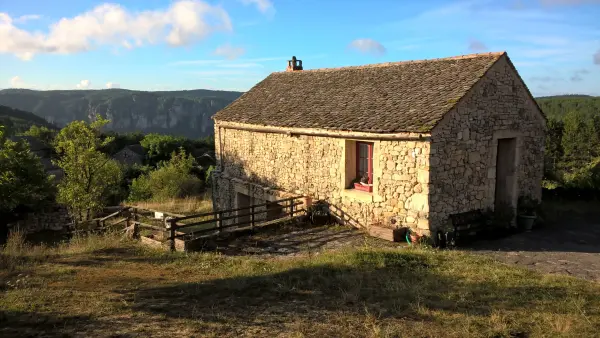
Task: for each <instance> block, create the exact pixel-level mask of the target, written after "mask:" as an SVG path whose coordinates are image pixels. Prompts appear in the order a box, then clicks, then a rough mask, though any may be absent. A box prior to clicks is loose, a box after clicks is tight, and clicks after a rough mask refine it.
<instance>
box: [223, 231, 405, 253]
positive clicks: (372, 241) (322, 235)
mask: <svg viewBox="0 0 600 338" xmlns="http://www.w3.org/2000/svg"><path fill="white" fill-rule="evenodd" d="M215 244H216V248H213V250H215V251H217V252H220V253H223V254H226V255H236V256H237V255H259V256H280V257H294V256H298V255H311V254H314V255H318V254H319V253H321V252H323V251H326V250H327V251H329V250H336V249H341V248H347V247H355V248H356V247H370V248H373V247H377V248H383V247H387V248H401V247H404V246H406V243H393V242H389V241H385V240H382V239H379V238H374V237H370V236H367V235H366V234H365V232H363V231H361V230H359V229H356V228H351V227H344V226H338V225H324V226H313V225H311V224H307V223H289V224H285V225H283V226H281V225H279V226H273V227H270V228H265V229H261V230H260V231H257V232H256V233H254V234H252V235H245V236H244V235H243V236H237V237H235V238H231V239H223V240H219V241H218V242H216V243H213V245H215Z"/></svg>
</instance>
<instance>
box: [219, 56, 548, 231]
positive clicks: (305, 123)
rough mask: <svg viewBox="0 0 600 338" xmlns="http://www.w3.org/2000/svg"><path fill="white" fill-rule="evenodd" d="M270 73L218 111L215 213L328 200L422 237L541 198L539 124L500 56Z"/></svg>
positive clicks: (360, 219)
mask: <svg viewBox="0 0 600 338" xmlns="http://www.w3.org/2000/svg"><path fill="white" fill-rule="evenodd" d="M294 68H295V67H293V66H290V67H289V68H288V71H286V72H280V73H274V74H271V75H270V76H269V77H267V78H266V79H265V80H263V81H262V82H260V83H259V84H257V85H256V86H255V87H253V88H252V89H251V90H250V91H248V92H247V93H246V94H244V95H242V97H240V98H239V99H238V100H236V101H235V102H233V103H232V104H231V105H229V106H228V107H226V108H225V109H223V110H222V111H220V112H218V113H217V114H216V115H215V116H214V120H215V144H216V157H217V172H216V174H215V177H214V182H215V184H214V191H213V198H214V199H215V204H216V207H217V208H218V209H230V208H237V207H243V206H246V205H249V204H259V203H265V202H268V201H275V200H278V199H281V198H285V197H290V196H297V195H303V196H309V197H310V198H312V199H313V200H316V199H319V200H326V201H328V202H329V203H330V205H331V210H332V212H333V213H334V215H335V216H336V217H337V218H338V219H339V220H340V221H341V222H342V223H345V224H351V225H353V226H357V227H369V226H370V225H373V224H378V225H380V226H381V225H383V226H408V227H412V228H414V229H418V230H419V231H420V232H421V233H423V234H428V233H429V232H430V231H433V230H435V229H437V228H439V227H440V226H443V225H444V224H446V223H447V222H448V217H449V215H451V214H455V213H459V212H465V211H470V210H475V209H486V208H492V209H493V208H495V207H497V206H498V205H500V204H508V205H512V206H513V207H516V204H517V199H518V197H519V196H529V197H532V198H537V199H539V198H541V180H542V175H543V150H544V137H545V117H544V115H543V113H542V112H541V110H540V109H539V107H538V106H537V104H536V103H535V101H534V99H533V97H532V96H531V94H530V92H529V90H528V89H527V87H526V85H525V84H524V83H523V81H522V79H521V78H520V76H519V75H518V73H517V71H516V69H515V68H514V66H513V65H512V62H511V61H510V59H509V57H508V55H507V54H506V53H489V54H474V55H468V56H461V57H452V58H445V59H435V60H423V61H409V62H397V63H387V64H378V65H368V66H359V67H345V68H337V69H318V70H296V69H294Z"/></svg>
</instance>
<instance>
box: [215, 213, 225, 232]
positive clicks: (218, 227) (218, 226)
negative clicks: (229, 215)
mask: <svg viewBox="0 0 600 338" xmlns="http://www.w3.org/2000/svg"><path fill="white" fill-rule="evenodd" d="M215 216H217V231H218V233H221V227H222V226H223V221H221V218H223V212H222V211H219V212H217V214H216V215H215Z"/></svg>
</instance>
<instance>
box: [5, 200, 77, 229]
mask: <svg viewBox="0 0 600 338" xmlns="http://www.w3.org/2000/svg"><path fill="white" fill-rule="evenodd" d="M71 222H72V221H71V218H70V217H69V214H68V212H67V209H66V208H65V207H61V206H55V207H52V208H47V209H45V210H43V211H40V212H35V213H29V214H27V215H25V217H24V218H23V219H22V220H20V221H17V222H13V223H10V224H9V225H8V226H9V228H11V229H19V230H20V231H23V232H24V233H26V234H31V233H35V232H39V231H43V230H53V231H60V230H63V229H64V228H65V226H66V225H68V224H70V223H71Z"/></svg>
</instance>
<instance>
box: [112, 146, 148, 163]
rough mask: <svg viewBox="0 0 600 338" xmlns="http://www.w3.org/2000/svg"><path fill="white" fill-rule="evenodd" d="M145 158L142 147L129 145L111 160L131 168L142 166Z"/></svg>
mask: <svg viewBox="0 0 600 338" xmlns="http://www.w3.org/2000/svg"><path fill="white" fill-rule="evenodd" d="M145 157H146V151H145V150H144V147H142V146H141V145H139V144H131V145H128V146H125V147H124V148H123V149H121V150H119V151H118V152H117V153H116V154H114V155H113V159H114V160H116V161H117V162H119V163H120V164H122V165H124V166H127V167H131V166H133V165H136V164H137V165H142V164H143V163H144V159H145Z"/></svg>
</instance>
